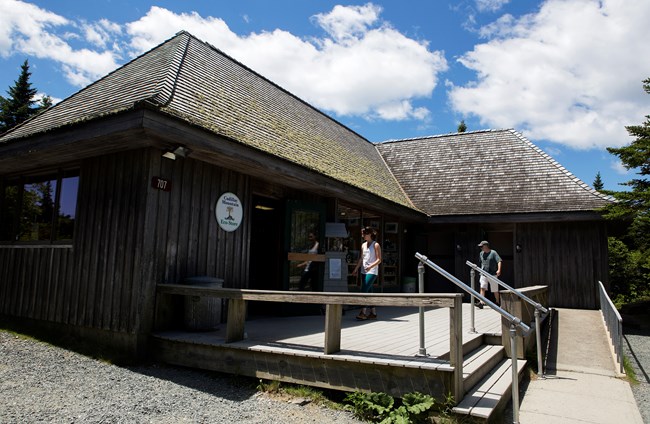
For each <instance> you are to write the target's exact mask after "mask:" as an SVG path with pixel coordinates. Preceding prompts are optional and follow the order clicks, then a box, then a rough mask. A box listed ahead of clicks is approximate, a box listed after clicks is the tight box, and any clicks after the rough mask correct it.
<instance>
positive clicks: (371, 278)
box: [365, 274, 377, 319]
mask: <svg viewBox="0 0 650 424" xmlns="http://www.w3.org/2000/svg"><path fill="white" fill-rule="evenodd" d="M375 281H377V275H376V274H366V285H367V286H368V287H369V288H368V291H367V293H372V287H373V285H374V284H375ZM365 309H366V311H368V312H369V313H368V314H367V315H368V318H369V319H377V309H375V307H374V306H372V305H369V306H366V308H365Z"/></svg>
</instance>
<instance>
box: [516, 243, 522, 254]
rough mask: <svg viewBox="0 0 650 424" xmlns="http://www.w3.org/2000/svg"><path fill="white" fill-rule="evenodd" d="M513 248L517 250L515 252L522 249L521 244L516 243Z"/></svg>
mask: <svg viewBox="0 0 650 424" xmlns="http://www.w3.org/2000/svg"><path fill="white" fill-rule="evenodd" d="M515 250H516V251H517V253H521V250H522V247H521V244H519V243H517V245H516V246H515Z"/></svg>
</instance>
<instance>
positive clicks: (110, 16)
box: [0, 0, 650, 189]
mask: <svg viewBox="0 0 650 424" xmlns="http://www.w3.org/2000/svg"><path fill="white" fill-rule="evenodd" d="M88 4H89V3H86V2H79V1H76V0H59V1H32V2H22V1H16V0H0V61H1V63H2V66H0V90H5V89H6V88H8V87H9V86H10V85H11V84H12V83H13V80H14V79H15V78H16V77H17V75H18V72H19V67H20V64H21V63H22V61H23V60H25V59H28V60H29V62H30V64H31V69H32V72H33V75H32V82H33V83H34V85H35V86H36V87H37V88H38V89H39V91H40V92H41V93H44V94H48V95H50V96H52V97H53V98H55V99H59V100H60V99H63V98H65V97H67V96H69V95H71V94H72V93H74V92H76V91H77V90H79V89H80V88H82V87H83V86H85V85H87V84H88V83H90V82H92V81H94V80H96V79H97V78H100V77H101V76H103V75H105V74H106V73H108V72H110V71H111V70H113V69H115V67H117V66H119V65H122V64H124V63H126V62H127V61H129V60H130V59H132V58H133V57H135V56H137V55H138V54H141V53H143V52H144V51H146V50H148V49H150V48H152V47H154V46H155V45H157V44H159V43H160V42H162V41H164V40H165V39H167V38H169V37H171V36H172V35H173V34H175V33H176V32H177V31H179V30H181V29H184V30H187V31H189V32H191V33H193V34H194V35H196V36H197V37H199V38H201V39H203V40H205V41H208V42H209V43H211V44H213V45H215V46H216V47H218V48H220V49H222V50H223V51H225V52H226V53H228V54H230V55H232V56H233V57H235V58H237V59H238V60H240V61H242V62H243V63H244V64H246V65H248V66H250V67H251V68H253V69H254V70H256V71H258V72H259V73H261V74H262V75H264V76H266V77H268V78H269V79H271V80H273V81H274V82H276V83H278V84H279V85H281V86H283V87H285V88H287V89H288V90H289V91H292V92H293V93H294V94H296V95H298V96H300V97H301V98H303V99H305V100H306V101H308V102H310V103H312V104H313V105H315V106H316V107H318V108H320V109H321V110H323V111H325V112H326V113H328V114H330V115H332V116H333V117H335V118H336V119H338V120H339V121H341V122H342V123H344V124H345V125H347V126H349V127H350V128H352V129H354V130H355V131H357V132H359V133H360V134H361V135H363V136H365V137H366V138H368V139H369V140H371V141H383V140H388V139H400V138H410V137H420V136H426V135H433V134H442V133H448V132H454V131H456V128H457V125H458V122H459V121H460V120H461V119H464V120H465V122H466V124H467V126H468V129H469V130H479V129H485V128H515V129H516V130H518V131H520V132H522V133H523V134H524V136H526V137H528V138H529V139H530V140H531V141H533V142H534V143H535V144H537V145H538V146H540V147H541V148H542V149H544V150H545V151H546V152H547V153H549V154H550V155H551V156H553V157H554V158H555V159H556V160H558V161H559V162H560V163H561V164H562V165H564V166H565V167H566V168H567V169H569V170H570V171H571V172H573V173H574V174H575V175H576V176H578V177H579V178H581V179H582V180H583V181H585V182H587V183H588V184H591V183H592V181H593V179H594V176H595V174H596V172H598V171H600V172H601V174H602V177H603V180H604V182H605V188H607V189H618V188H619V187H618V184H619V183H620V182H623V181H627V180H629V179H631V178H632V177H633V176H634V174H633V172H629V171H626V170H625V169H623V168H622V167H621V166H620V163H617V161H616V160H615V159H616V158H615V157H614V156H612V155H610V154H609V153H607V152H606V150H605V147H607V146H621V145H624V144H627V143H629V142H630V141H631V140H632V139H631V138H630V137H629V136H627V134H626V132H625V129H624V126H625V125H636V124H640V123H641V122H642V121H643V120H644V119H645V118H644V117H645V115H647V114H650V96H647V95H645V94H644V93H643V90H642V85H641V81H642V80H643V79H645V78H648V77H650V54H649V53H650V52H649V51H648V49H649V48H648V46H647V40H649V39H650V25H648V24H647V22H650V2H648V1H647V0H625V1H624V0H602V1H594V0H547V1H514V0H512V1H508V0H464V1H442V0H436V1H430V0H416V1H408V2H405V1H393V0H383V1H380V0H377V1H374V2H354V1H348V2H332V1H324V0H323V1H321V0H319V1H297V0H294V1H288V0H274V1H266V0H255V1H253V0H249V1H246V0H242V1H237V2H225V1H222V2H214V1H158V2H150V1H137V0H136V1H133V0H129V1H124V0H96V1H94V2H92V7H88Z"/></svg>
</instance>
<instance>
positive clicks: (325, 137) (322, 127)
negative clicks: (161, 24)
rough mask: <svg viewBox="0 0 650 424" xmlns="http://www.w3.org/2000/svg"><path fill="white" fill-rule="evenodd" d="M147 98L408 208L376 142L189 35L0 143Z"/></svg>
mask: <svg viewBox="0 0 650 424" xmlns="http://www.w3.org/2000/svg"><path fill="white" fill-rule="evenodd" d="M143 101H146V102H147V103H149V104H150V105H153V106H155V107H157V108H158V109H159V110H160V111H161V112H162V113H166V114H169V115H173V116H175V117H177V118H180V119H182V120H184V121H186V122H188V123H190V124H193V125H196V126H199V127H202V128H204V129H206V130H208V131H211V132H213V133H214V134H217V135H219V136H224V137H227V138H229V139H232V140H234V141H236V142H239V143H242V144H244V145H247V146H249V147H251V148H254V149H258V150H260V151H263V152H266V153H269V154H272V155H274V156H277V157H280V158H283V159H286V160H288V161H290V162H292V163H294V164H296V165H299V166H302V167H305V168H308V169H311V170H313V171H316V172H319V173H321V174H323V175H326V176H328V177H330V178H333V179H335V180H338V181H341V182H344V183H347V184H349V185H351V186H354V187H357V188H361V189H363V190H365V191H367V192H370V193H372V194H374V195H377V196H380V197H382V198H384V199H387V200H389V201H392V202H394V203H397V204H399V205H402V206H406V207H409V208H412V207H413V206H412V203H411V202H410V200H409V199H408V197H407V196H406V195H405V193H404V191H403V190H402V188H401V187H400V185H399V184H398V182H397V180H396V179H395V177H394V176H393V175H392V173H391V172H390V170H389V168H388V167H387V166H386V164H385V163H384V161H383V159H382V157H381V155H380V154H379V152H378V151H377V149H376V147H375V145H374V144H372V143H371V142H369V141H368V140H366V139H364V138H363V137H361V136H360V135H358V134H357V133H355V132H354V131H352V130H350V129H349V128H347V127H345V126H343V125H342V124H340V123H338V122H337V121H335V120H333V119H332V118H331V117H329V116H327V115H325V114H323V113H322V112H320V111H318V110H317V109H315V108H314V107H312V106H311V105H309V104H307V103H305V102H304V101H302V100H300V99H299V98H297V97H296V96H294V95H292V94H291V93H289V92H287V91H286V90H284V89H282V88H281V87H279V86H277V85H276V84H274V83H272V82H271V81H269V80H267V79H266V78H264V77H262V76H261V75H259V74H257V73H255V72H254V71H252V70H251V69H249V68H247V67H245V66H244V65H242V64H241V63H239V62H237V61H235V60H234V59H232V58H230V57H229V56H227V55H226V54H224V53H223V52H221V51H219V50H218V49H216V48H214V47H212V46H210V45H209V44H207V43H204V42H202V41H200V40H198V39H197V38H195V37H193V36H192V35H190V34H188V33H187V32H180V33H178V34H177V35H176V36H175V37H173V38H172V39H170V40H168V41H166V42H165V43H163V44H161V45H159V46H158V47H156V48H154V49H152V50H151V51H149V52H147V53H145V54H143V55H142V56H140V57H138V58H136V59H134V60H133V61H131V62H129V63H127V64H126V65H124V66H122V67H121V68H119V69H117V70H115V71H114V72H112V73H110V74H108V75H107V76H106V77H104V78H102V79H101V80H99V81H97V82H95V83H93V84H91V85H89V86H88V87H86V88H84V89H82V90H81V91H79V92H78V93H76V94H73V95H72V96H70V97H69V98H67V99H65V100H63V101H61V102H60V103H58V104H57V105H55V106H54V107H53V108H51V109H49V110H47V111H45V112H44V113H42V114H41V115H39V116H37V117H35V118H33V119H31V120H29V121H27V122H25V123H23V124H22V125H21V126H19V127H17V128H14V129H13V130H12V131H10V132H8V133H6V134H4V135H3V136H2V137H0V144H1V143H7V142H14V141H16V142H19V141H20V139H22V138H25V137H28V136H31V135H35V134H40V133H44V132H47V131H51V130H54V129H56V128H61V127H65V126H70V125H74V124H75V123H79V122H84V121H88V120H92V119H96V118H99V117H102V116H107V115H111V114H115V113H118V112H120V111H123V110H127V109H129V108H133V107H135V106H136V105H137V104H138V103H140V102H143Z"/></svg>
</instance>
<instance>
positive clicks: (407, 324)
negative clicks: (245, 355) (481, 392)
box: [156, 304, 501, 366]
mask: <svg viewBox="0 0 650 424" xmlns="http://www.w3.org/2000/svg"><path fill="white" fill-rule="evenodd" d="M469 308H470V305H468V304H464V305H463V343H467V342H468V341H471V340H472V339H475V338H479V337H482V334H483V333H499V332H500V331H501V320H500V316H499V315H498V314H497V313H496V312H494V311H492V310H491V309H489V308H486V309H483V310H481V309H477V310H476V311H475V312H476V318H475V322H476V330H477V333H470V332H469V328H470V317H469V315H470V314H469ZM379 313H380V314H381V315H380V319H378V320H376V321H375V320H372V321H371V320H367V321H358V320H357V319H356V318H355V317H356V311H348V312H347V313H346V314H345V315H344V316H343V317H342V328H341V351H340V352H338V353H336V354H333V355H325V354H324V353H323V352H322V349H323V344H324V338H325V332H324V325H325V317H324V316H301V317H253V318H252V319H250V320H248V321H246V323H245V333H246V340H243V341H239V342H234V343H228V345H229V346H230V347H237V348H242V349H250V350H257V351H268V352H276V353H282V354H286V355H292V356H312V357H332V356H335V357H337V358H338V359H340V360H350V361H363V362H370V363H373V362H376V361H380V362H382V363H393V364H400V365H401V366H406V364H407V363H409V362H412V365H413V366H422V365H424V364H427V363H428V361H429V360H430V359H436V358H443V357H445V355H449V312H448V309H447V308H426V310H425V347H426V350H427V354H428V355H429V357H428V358H421V359H413V358H414V357H415V355H416V354H417V353H418V351H419V346H420V345H419V315H418V309H417V308H398V307H385V308H381V309H380V310H379ZM225 330H226V326H225V324H224V325H221V326H220V328H218V329H217V330H216V331H210V332H202V333H189V332H182V331H168V332H160V333H156V336H157V337H162V338H167V339H172V340H177V341H184V342H187V343H199V344H208V345H222V344H226V343H225ZM406 358H408V360H406Z"/></svg>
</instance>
